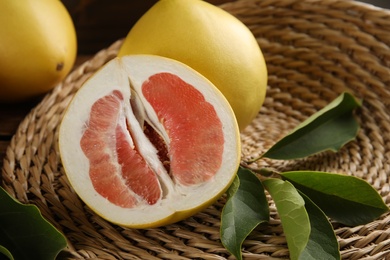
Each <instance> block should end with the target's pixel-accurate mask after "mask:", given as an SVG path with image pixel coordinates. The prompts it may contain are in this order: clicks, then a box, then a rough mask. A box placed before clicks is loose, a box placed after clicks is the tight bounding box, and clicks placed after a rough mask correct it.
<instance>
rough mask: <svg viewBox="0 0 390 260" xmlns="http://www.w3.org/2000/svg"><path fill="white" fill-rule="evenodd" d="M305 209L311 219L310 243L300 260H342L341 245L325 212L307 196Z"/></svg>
mask: <svg viewBox="0 0 390 260" xmlns="http://www.w3.org/2000/svg"><path fill="white" fill-rule="evenodd" d="M300 194H301V196H302V197H303V199H304V200H305V208H306V211H307V213H308V215H309V219H310V228H311V229H310V237H309V241H308V243H307V245H306V247H305V249H304V250H303V252H302V253H301V255H300V256H299V259H300V260H318V259H327V260H339V259H341V256H340V250H339V243H338V241H337V238H336V234H335V233H334V230H333V227H332V225H331V224H330V222H329V220H328V218H327V217H326V215H325V214H324V212H323V211H322V210H321V209H320V208H319V207H318V206H317V205H315V204H314V203H313V201H311V200H310V199H309V197H307V196H306V195H305V194H303V193H300Z"/></svg>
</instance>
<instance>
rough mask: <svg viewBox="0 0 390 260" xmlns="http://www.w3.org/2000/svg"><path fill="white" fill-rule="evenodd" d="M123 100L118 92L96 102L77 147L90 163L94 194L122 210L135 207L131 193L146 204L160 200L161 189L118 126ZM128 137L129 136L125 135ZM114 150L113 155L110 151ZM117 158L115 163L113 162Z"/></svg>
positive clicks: (135, 201) (135, 200)
mask: <svg viewBox="0 0 390 260" xmlns="http://www.w3.org/2000/svg"><path fill="white" fill-rule="evenodd" d="M122 101H123V96H122V94H121V93H120V92H119V91H114V92H113V93H112V94H111V95H107V96H105V97H102V98H101V99H99V100H98V101H96V102H95V103H94V104H93V106H92V108H91V113H90V119H89V121H88V125H87V128H86V130H85V132H84V134H83V136H82V138H81V141H80V145H81V148H82V150H83V152H84V153H85V155H86V156H87V157H88V159H89V164H90V170H89V175H90V177H91V180H92V184H93V186H94V188H95V190H96V191H97V192H98V193H99V194H100V195H102V196H103V197H105V198H107V200H109V201H111V202H112V203H114V204H116V205H118V206H121V207H134V206H135V205H136V204H137V199H136V198H135V196H134V194H133V192H134V193H135V194H137V195H139V196H140V198H141V199H144V200H146V201H147V203H149V204H154V203H156V201H157V200H158V199H159V198H160V196H161V192H160V187H159V184H158V181H157V178H156V177H155V175H154V173H153V172H152V170H151V169H150V168H149V167H148V166H147V165H146V163H145V161H144V160H143V158H142V157H141V156H140V155H139V154H138V153H137V151H136V150H135V149H134V148H132V147H131V145H130V143H129V141H128V138H129V137H126V132H125V131H124V130H123V129H122V128H121V127H120V125H118V123H117V122H118V120H121V119H122V120H124V118H119V116H120V112H121V111H120V107H121V102H122ZM127 134H128V133H127ZM113 147H116V148H115V152H113V151H111V152H108V151H110V150H112V149H113ZM116 158H117V159H116Z"/></svg>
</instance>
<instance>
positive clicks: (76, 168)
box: [59, 55, 240, 228]
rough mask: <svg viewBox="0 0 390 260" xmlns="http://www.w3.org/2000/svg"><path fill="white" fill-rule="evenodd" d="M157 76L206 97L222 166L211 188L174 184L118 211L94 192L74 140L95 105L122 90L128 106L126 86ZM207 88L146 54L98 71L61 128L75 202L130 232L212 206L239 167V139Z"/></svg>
mask: <svg viewBox="0 0 390 260" xmlns="http://www.w3.org/2000/svg"><path fill="white" fill-rule="evenodd" d="M159 71H164V72H171V73H173V74H176V75H186V78H185V79H186V81H187V82H190V83H191V84H192V85H193V86H197V87H198V88H201V89H202V91H204V93H207V94H205V96H206V98H207V99H208V100H209V102H211V103H212V104H214V106H215V109H216V111H217V113H218V115H219V116H220V117H221V119H222V120H221V121H222V122H223V124H224V125H223V129H224V133H225V138H226V140H228V141H227V142H226V144H225V145H226V146H225V148H224V155H223V156H224V157H223V164H224V165H222V167H221V169H220V170H219V171H218V173H217V174H216V176H215V179H214V180H213V183H214V184H210V185H209V183H204V184H200V185H198V186H196V187H191V188H188V187H185V186H183V185H176V187H175V189H176V191H175V192H173V193H172V192H171V193H168V194H166V195H165V199H163V200H161V201H159V202H157V203H156V204H155V205H152V206H150V205H148V206H147V205H145V206H139V207H137V208H134V209H131V208H129V209H123V208H121V207H118V206H116V205H114V204H112V203H111V202H109V201H107V200H106V199H104V198H102V197H101V195H99V194H98V193H97V192H96V191H95V189H94V187H93V186H92V184H91V180H90V179H89V175H88V171H89V164H88V159H87V158H86V157H85V155H84V154H83V152H82V151H81V148H80V145H79V144H78V141H79V140H80V138H81V135H82V129H83V128H84V127H85V126H84V125H85V122H87V121H88V116H89V113H88V111H89V109H90V107H91V106H92V103H93V102H94V101H95V100H97V99H99V98H100V97H103V96H105V95H109V94H110V93H111V92H112V91H113V90H115V89H116V90H119V91H121V93H122V94H123V96H124V100H128V102H129V100H130V95H131V91H130V88H129V82H131V84H132V85H133V87H134V88H135V89H136V88H137V86H138V87H139V86H140V84H141V85H142V82H143V81H144V80H146V79H147V78H148V77H149V76H150V75H152V74H154V73H156V72H159ZM189 71H190V72H189ZM137 79H139V80H137ZM210 86H212V85H211V83H210V82H209V81H208V80H206V79H205V78H204V77H203V76H201V75H200V74H199V73H197V72H195V71H193V70H192V69H190V68H189V67H188V66H186V65H184V64H181V63H178V62H176V61H172V60H170V59H167V58H162V57H156V56H151V55H132V56H126V57H122V58H116V59H114V60H112V61H110V62H109V63H108V64H106V65H105V66H104V67H103V68H102V69H101V70H99V71H98V72H97V73H96V74H95V75H94V76H93V77H92V78H90V79H89V80H88V81H87V82H86V83H85V84H84V85H83V86H82V87H81V88H80V90H79V91H78V92H77V94H76V96H75V98H74V99H73V100H72V102H71V104H70V105H69V107H68V108H67V110H66V112H65V116H64V118H63V120H62V123H61V126H60V133H59V148H60V154H61V159H62V162H63V166H64V170H65V172H66V174H67V177H68V179H69V182H70V183H71V185H72V187H73V188H74V190H75V191H76V192H77V193H78V194H79V196H80V198H81V199H82V200H84V202H85V203H86V204H87V205H88V206H89V207H90V208H92V209H93V210H94V211H95V212H96V213H97V214H98V215H101V216H102V217H104V218H106V219H107V220H109V221H111V222H113V223H116V224H119V225H123V226H128V227H133V228H145V227H156V226H160V225H164V224H169V223H173V222H176V221H178V220H181V219H183V218H185V217H188V216H190V215H193V214H194V213H196V212H198V211H199V210H201V209H203V208H205V207H207V206H208V205H211V204H212V203H213V202H215V201H216V200H217V199H218V198H219V197H220V196H221V195H222V194H223V193H224V192H225V191H226V189H227V188H228V187H229V186H230V184H231V182H232V181H233V179H234V176H235V173H236V170H237V168H238V165H239V162H240V136H239V130H238V126H237V122H236V120H235V117H234V113H233V111H232V109H231V107H230V106H229V104H228V102H227V101H226V99H225V98H224V97H223V95H222V94H221V93H220V92H219V91H218V90H217V89H216V88H214V87H212V88H210ZM75 115H77V117H75ZM228 133H229V134H228ZM189 145H190V144H189ZM191 196H192V197H191ZM195 196H197V197H196V199H194V198H195ZM186 197H187V199H185V198H186ZM180 201H184V202H180Z"/></svg>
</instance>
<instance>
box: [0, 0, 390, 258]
mask: <svg viewBox="0 0 390 260" xmlns="http://www.w3.org/2000/svg"><path fill="white" fill-rule="evenodd" d="M221 7H222V8H224V9H225V10H227V11H228V12H230V13H232V14H233V15H235V16H237V17H238V18H239V19H240V20H242V21H243V22H244V23H245V24H246V25H247V26H248V27H249V28H250V29H251V30H252V32H253V33H254V35H255V36H256V37H257V40H258V43H259V45H260V46H261V48H262V50H263V52H264V55H265V58H266V61H267V66H268V70H269V89H268V93H267V98H266V101H265V104H264V106H263V108H262V110H261V112H260V114H259V115H258V117H257V118H256V119H255V120H254V121H253V123H252V124H251V125H250V126H249V127H248V128H247V129H246V130H245V131H244V132H243V133H242V143H243V160H246V159H248V158H252V157H254V156H256V155H259V154H260V153H262V152H264V151H265V150H266V149H267V148H269V147H270V146H271V145H272V144H273V143H274V142H275V141H276V140H278V139H279V138H281V137H282V136H283V135H285V134H286V133H287V132H288V131H290V130H291V129H292V128H293V127H294V126H296V125H297V124H298V123H300V122H301V121H302V120H304V119H305V118H307V117H308V116H309V115H311V114H312V113H314V112H315V111H317V110H318V109H320V108H322V107H323V106H325V105H326V104H327V103H328V102H330V101H331V100H333V99H334V98H335V97H337V96H338V95H339V94H340V93H341V92H342V91H345V90H349V91H351V92H352V93H354V94H355V95H356V96H357V97H359V98H362V99H363V100H364V103H363V108H362V109H361V110H360V111H359V112H358V117H359V120H360V123H361V126H362V129H361V131H360V133H359V135H358V138H357V140H356V141H355V142H352V143H350V144H348V145H347V146H346V147H345V148H344V149H342V151H340V152H339V153H337V154H333V153H322V154H320V155H317V156H313V157H310V158H308V159H304V160H297V161H291V162H280V161H272V160H262V161H260V162H258V164H257V166H259V167H263V166H269V167H273V168H276V169H277V170H291V169H312V170H323V171H332V172H339V173H342V174H352V175H355V176H358V177H360V178H364V179H365V180H367V181H368V182H370V183H371V184H372V185H373V186H374V187H375V188H376V189H377V190H378V191H379V192H380V194H381V195H382V197H383V199H384V200H385V201H386V203H387V204H388V205H390V195H389V191H390V185H389V176H390V140H389V139H390V123H389V122H390V120H389V119H390V118H389V117H390V109H389V105H390V47H389V46H390V12H389V11H385V10H383V9H377V8H373V7H370V6H368V5H364V4H359V3H356V2H352V1H336V0H322V1H317V0H241V1H236V2H232V3H228V4H224V5H222V6H221ZM120 44H121V41H118V42H116V43H114V44H113V45H112V46H110V47H109V48H108V49H105V50H102V51H101V52H99V53H98V54H97V55H96V56H95V57H93V58H92V59H91V60H89V61H87V62H86V63H84V64H83V65H81V66H80V67H79V68H77V69H76V70H75V71H73V72H72V73H71V74H70V75H69V76H68V77H67V78H66V80H65V81H64V82H63V83H62V84H61V85H59V86H58V87H57V88H55V89H54V90H53V92H51V93H50V94H48V95H47V96H46V97H45V98H44V100H43V101H42V102H41V103H40V104H39V105H38V106H37V107H35V108H34V109H33V110H32V111H31V112H30V113H29V115H28V116H27V117H26V118H25V119H24V121H23V122H22V123H21V124H20V126H19V128H18V131H17V133H16V134H15V136H14V137H13V139H12V141H11V144H10V146H9V148H8V150H7V154H6V158H5V160H4V166H3V169H2V186H3V187H4V188H5V189H6V190H7V191H8V192H9V193H11V194H12V195H13V196H15V197H16V198H17V199H18V200H20V201H21V202H26V203H27V202H29V203H34V204H36V205H38V207H39V208H40V210H41V211H42V213H43V215H44V216H45V217H46V218H47V219H48V220H49V221H50V222H51V223H53V224H54V225H55V226H56V227H57V228H58V229H59V230H61V231H62V232H63V233H64V234H65V235H66V237H67V239H68V241H69V248H68V249H67V250H66V251H65V252H64V253H63V254H62V257H65V258H73V259H84V258H98V259H174V260H176V259H232V257H231V256H229V254H228V253H227V251H226V250H225V249H224V248H223V246H222V245H221V243H220V241H219V227H220V212H221V209H222V207H223V205H224V202H225V199H224V198H221V199H220V200H219V201H218V202H217V203H215V204H214V205H213V206H211V207H209V208H208V209H206V210H204V211H203V212H201V213H199V214H197V215H195V216H194V217H192V218H189V219H187V220H185V221H182V222H180V223H177V224H174V225H169V226H165V227H161V228H156V229H147V230H132V229H126V228H122V227H118V226H115V225H112V224H110V223H108V222H106V221H105V220H103V219H101V218H100V217H98V216H96V215H95V214H94V213H93V212H91V211H90V209H89V208H88V207H86V206H85V205H84V204H83V203H82V202H81V201H80V199H79V198H78V197H77V195H76V194H75V193H74V192H73V190H72V189H71V187H70V186H69V183H68V181H67V179H66V177H65V175H64V172H63V168H62V165H61V162H60V158H59V154H58V147H57V138H58V126H59V123H60V121H61V117H62V115H63V113H64V111H65V109H66V107H67V105H68V104H69V102H70V100H71V98H72V96H73V95H74V93H75V92H76V91H77V89H78V88H79V87H80V86H81V85H82V83H83V82H84V81H85V80H86V79H87V78H89V77H90V76H91V75H92V74H93V73H94V72H95V71H96V70H98V69H99V68H100V67H101V66H102V65H103V64H104V63H105V62H107V61H108V60H110V59H112V58H113V57H115V55H116V52H117V50H118V48H119V46H120ZM269 203H270V208H271V221H270V223H269V225H268V226H267V227H261V228H258V229H256V230H255V231H254V232H252V234H251V235H250V236H249V237H248V239H247V240H246V241H245V242H244V245H243V247H244V249H243V255H244V258H245V259H284V258H288V249H287V246H286V240H285V237H284V235H283V229H282V226H281V223H280V220H279V218H278V215H277V212H276V210H275V207H274V205H273V202H272V200H271V199H270V198H269ZM334 226H335V231H336V234H337V236H338V240H339V243H340V250H341V254H342V257H343V258H344V259H390V257H389V256H388V255H390V214H387V215H384V216H382V217H381V218H380V219H378V220H376V221H374V222H372V223H369V224H367V225H362V226H357V227H352V228H351V227H344V226H340V225H338V224H337V223H334Z"/></svg>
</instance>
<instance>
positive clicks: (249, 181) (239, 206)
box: [221, 168, 269, 259]
mask: <svg viewBox="0 0 390 260" xmlns="http://www.w3.org/2000/svg"><path fill="white" fill-rule="evenodd" d="M228 196H229V197H228V200H227V202H226V204H225V206H224V208H223V210H222V215H221V241H222V244H223V245H224V247H225V248H226V249H227V250H228V251H229V252H230V253H231V254H232V255H234V256H235V257H236V258H237V259H242V255H241V246H242V243H243V242H244V240H245V238H246V237H247V236H248V235H249V234H250V233H251V232H252V230H253V229H254V228H255V227H256V226H258V225H259V224H260V223H263V222H267V221H268V220H269V208H268V202H267V198H266V196H265V193H264V188H263V185H262V184H261V182H260V180H259V179H258V178H257V177H256V175H255V174H254V173H252V172H251V171H249V170H247V169H244V168H240V169H239V171H238V173H237V176H236V179H235V181H234V182H233V184H232V185H231V186H230V188H229V190H228Z"/></svg>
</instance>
